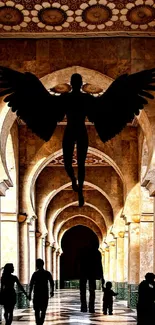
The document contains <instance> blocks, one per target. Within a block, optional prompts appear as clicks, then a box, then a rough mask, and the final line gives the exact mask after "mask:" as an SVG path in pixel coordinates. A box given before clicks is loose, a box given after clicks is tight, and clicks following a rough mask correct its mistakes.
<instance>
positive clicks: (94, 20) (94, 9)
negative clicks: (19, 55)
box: [0, 0, 155, 37]
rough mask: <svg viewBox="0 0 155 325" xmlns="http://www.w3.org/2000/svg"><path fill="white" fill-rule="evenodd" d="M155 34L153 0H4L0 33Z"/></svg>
mask: <svg viewBox="0 0 155 325" xmlns="http://www.w3.org/2000/svg"><path fill="white" fill-rule="evenodd" d="M120 32H122V35H141V34H142V35H143V34H145V35H148V36H149V35H154V34H155V3H154V1H153V0H136V1H133V0H132V1H127V0H123V1H122V0H115V1H111V0H50V1H46V0H31V1H30V0H13V1H12V0H11V1H7V0H3V1H0V34H1V37H6V36H7V37H11V36H12V37H13V36H14V35H15V34H16V36H17V37H27V36H29V37H33V36H34V35H38V37H41V36H44V34H47V37H49V36H61V37H79V36H81V37H89V36H101V35H105V36H106V35H117V34H118V33H119V35H120Z"/></svg>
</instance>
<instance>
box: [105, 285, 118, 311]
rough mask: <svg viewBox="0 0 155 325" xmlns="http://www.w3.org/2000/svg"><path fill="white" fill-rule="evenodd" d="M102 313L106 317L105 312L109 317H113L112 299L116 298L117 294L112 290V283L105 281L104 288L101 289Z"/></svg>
mask: <svg viewBox="0 0 155 325" xmlns="http://www.w3.org/2000/svg"><path fill="white" fill-rule="evenodd" d="M103 292H104V295H103V313H104V315H107V311H108V312H109V315H113V297H114V296H117V295H118V293H116V292H114V291H113V290H112V283H111V282H110V281H107V283H106V286H105V287H103Z"/></svg>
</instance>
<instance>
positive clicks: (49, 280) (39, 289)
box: [29, 258, 54, 325]
mask: <svg viewBox="0 0 155 325" xmlns="http://www.w3.org/2000/svg"><path fill="white" fill-rule="evenodd" d="M36 268H37V271H36V272H34V273H33V274H32V277H31V281H30V292H29V299H30V300H31V294H32V291H33V293H34V295H33V308H34V310H35V319H36V324H37V325H42V324H43V323H44V320H45V316H46V309H47V306H48V299H49V289H48V284H50V289H51V290H50V296H51V297H53V296H54V282H53V277H52V274H51V273H50V272H49V271H46V270H45V269H44V261H43V260H42V259H41V258H38V259H37V260H36Z"/></svg>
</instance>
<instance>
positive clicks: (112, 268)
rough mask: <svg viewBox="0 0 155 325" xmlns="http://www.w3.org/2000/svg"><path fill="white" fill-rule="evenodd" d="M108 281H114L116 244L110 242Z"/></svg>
mask: <svg viewBox="0 0 155 325" xmlns="http://www.w3.org/2000/svg"><path fill="white" fill-rule="evenodd" d="M108 244H109V264H110V267H109V280H110V281H111V282H115V281H116V243H115V240H114V241H110V242H109V243H108Z"/></svg>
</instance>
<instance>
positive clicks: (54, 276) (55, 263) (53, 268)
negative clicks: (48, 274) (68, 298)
mask: <svg viewBox="0 0 155 325" xmlns="http://www.w3.org/2000/svg"><path fill="white" fill-rule="evenodd" d="M56 265H57V256H56V248H55V247H52V274H53V280H54V284H55V288H56V279H57V277H56Z"/></svg>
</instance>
